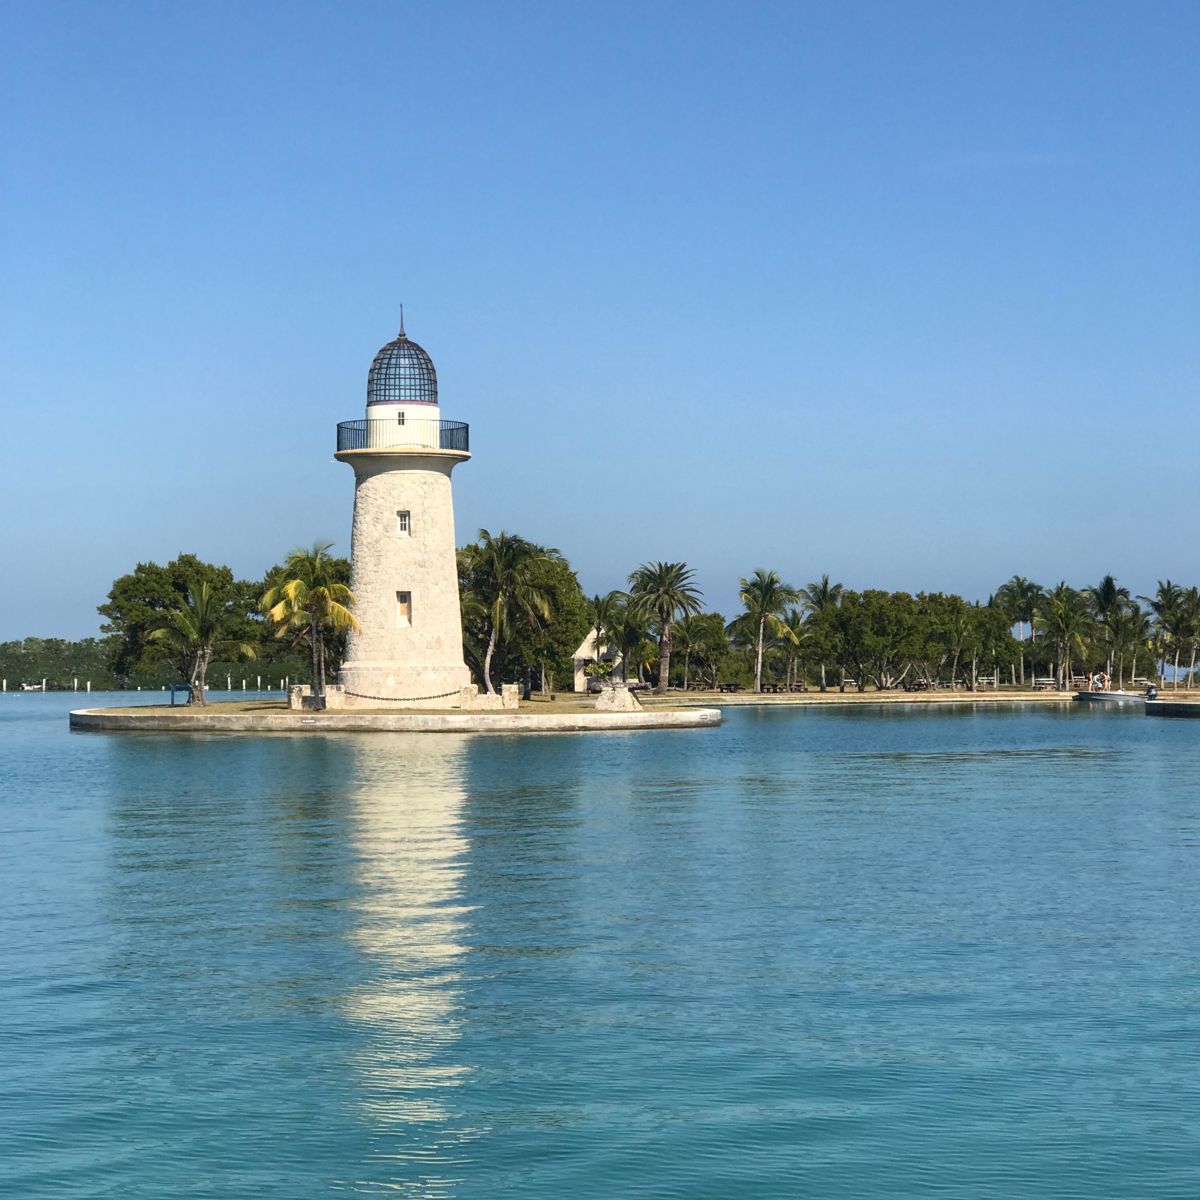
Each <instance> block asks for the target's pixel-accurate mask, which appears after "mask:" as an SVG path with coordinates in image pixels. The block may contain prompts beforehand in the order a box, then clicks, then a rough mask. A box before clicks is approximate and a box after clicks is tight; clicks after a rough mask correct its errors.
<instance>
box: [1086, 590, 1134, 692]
mask: <svg viewBox="0 0 1200 1200" xmlns="http://www.w3.org/2000/svg"><path fill="white" fill-rule="evenodd" d="M1084 595H1085V596H1086V597H1087V601H1088V604H1089V605H1090V607H1091V610H1092V615H1093V616H1094V617H1095V618H1096V620H1098V621H1099V622H1100V624H1101V625H1102V626H1103V628H1104V640H1105V643H1106V645H1107V648H1108V655H1107V660H1106V663H1105V670H1106V672H1107V673H1108V674H1109V675H1111V674H1112V668H1113V644H1114V641H1115V625H1116V621H1117V617H1118V615H1119V614H1120V613H1121V611H1122V610H1123V609H1124V608H1125V606H1126V605H1128V604H1129V602H1130V595H1129V589H1128V588H1127V587H1120V586H1118V584H1117V581H1116V579H1114V578H1113V576H1111V575H1105V577H1104V578H1103V579H1102V580H1100V582H1099V583H1098V584H1096V586H1095V587H1090V588H1087V589H1085V591H1084Z"/></svg>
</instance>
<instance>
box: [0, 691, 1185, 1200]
mask: <svg viewBox="0 0 1200 1200" xmlns="http://www.w3.org/2000/svg"><path fill="white" fill-rule="evenodd" d="M148 698H150V699H156V698H157V697H148ZM78 699H79V698H78V697H62V696H55V695H48V696H40V695H39V696H30V697H24V696H20V697H14V696H11V695H10V696H7V697H4V698H3V699H2V700H0V772H2V776H0V777H2V778H3V781H4V786H3V789H2V792H0V1195H2V1196H4V1197H9V1196H11V1197H14V1198H20V1200H40V1198H42V1197H54V1198H55V1200H59V1198H62V1197H71V1198H73V1197H81V1198H82V1197H87V1198H89V1200H90V1198H93V1197H122V1198H126V1200H130V1198H143V1197H144V1198H155V1200H159V1198H162V1197H168V1196H170V1197H176V1196H182V1197H214V1198H216V1197H219V1198H221V1200H225V1198H229V1200H234V1198H238V1200H241V1198H249V1197H288V1198H293V1200H295V1198H305V1197H323V1196H337V1195H350V1196H358V1195H363V1196H385V1195H386V1196H396V1195H398V1196H408V1197H423V1198H429V1200H434V1198H442V1197H446V1198H449V1197H457V1198H463V1197H488V1198H493V1200H494V1198H506V1197H535V1198H540V1197H568V1198H570V1200H591V1198H601V1197H603V1198H605V1200H607V1198H610V1197H680V1198H687V1200H692V1198H695V1197H712V1198H714V1200H715V1198H718V1197H719V1198H727V1197H751V1198H758V1197H763V1198H765V1197H772V1198H773V1197H801V1196H805V1197H807V1196H811V1197H855V1198H861V1197H871V1198H874V1197H889V1198H891V1197H908V1196H938V1197H989V1198H990V1197H996V1198H1001V1197H1004V1198H1008V1197H1088V1198H1094V1197H1143V1196H1145V1197H1187V1198H1194V1197H1196V1196H1200V888H1198V884H1200V778H1198V775H1197V771H1196V765H1197V762H1198V761H1200V756H1198V754H1197V748H1198V741H1197V739H1198V737H1200V724H1198V723H1195V722H1171V721H1148V720H1146V719H1144V718H1142V717H1140V716H1137V715H1124V714H1111V713H1096V712H1074V711H1063V712H1059V711H1054V710H1047V709H1025V710H1017V711H1013V710H1008V711H979V712H971V711H970V710H966V709H955V710H949V711H948V710H944V709H940V710H937V711H932V712H930V711H920V710H918V711H914V710H912V709H905V710H903V711H897V710H887V711H879V710H874V709H862V710H855V711H846V710H841V711H820V710H801V711H780V710H771V709H761V710H736V709H734V710H729V711H728V712H727V723H726V725H725V726H723V727H722V728H721V729H720V730H718V731H709V730H698V731H687V732H673V733H668V732H663V733H642V734H633V735H621V734H610V735H605V736H593V737H586V736H556V737H544V738H524V739H521V738H501V737H493V738H485V737H479V738H465V737H463V738H460V737H456V736H428V735H426V736H422V735H392V736H380V735H375V736H370V735H366V736H346V737H337V738H334V737H318V736H314V735H307V736H301V737H296V738H292V737H277V738H259V739H246V738H221V737H215V736H208V737H206V736H196V737H190V738H184V737H178V738H176V737H167V736H153V735H144V736H126V737H120V736H109V735H103V734H76V735H71V734H69V733H68V732H67V729H66V720H65V714H66V711H67V709H68V707H70V706H71V702H72V701H75V702H78Z"/></svg>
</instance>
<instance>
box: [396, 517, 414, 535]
mask: <svg viewBox="0 0 1200 1200" xmlns="http://www.w3.org/2000/svg"><path fill="white" fill-rule="evenodd" d="M396 532H397V534H399V535H400V537H408V535H409V534H410V533H411V532H412V530H411V529H410V528H409V521H408V513H407V512H398V513H397V514H396Z"/></svg>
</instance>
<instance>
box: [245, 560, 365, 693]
mask: <svg viewBox="0 0 1200 1200" xmlns="http://www.w3.org/2000/svg"><path fill="white" fill-rule="evenodd" d="M332 545H333V543H332V542H315V543H314V544H313V545H312V547H311V548H309V549H304V548H299V549H296V550H293V551H292V552H291V553H290V554H289V555H288V556H287V559H286V561H285V562H284V564H283V571H282V575H283V578H282V579H280V580H279V581H278V582H276V583H274V584H272V585H271V586H270V587H268V588H267V590H266V591H265V592H264V593H263V596H262V599H261V600H260V601H259V608H260V610H261V611H262V612H264V613H265V614H266V616H267V619H268V620H269V621H270V622H271V624H272V626H273V627H274V628H275V631H276V633H275V636H276V637H278V638H287V637H290V638H291V639H292V641H293V643H295V642H296V641H297V640H306V641H307V642H308V647H309V655H310V665H311V668H312V694H313V696H315V697H317V698H318V699H319V700H323V699H324V696H325V659H326V642H327V638H328V637H329V635H330V634H334V635H337V634H341V633H344V632H346V631H348V630H351V629H357V628H358V621H357V619H356V618H355V616H354V614H353V613H352V612H351V611H350V606H351V605H352V604H353V603H354V593H353V592H351V591H350V588H349V586H348V585H347V584H345V583H344V582H343V581H342V577H341V576H342V572H341V569H340V567H339V560H338V559H336V558H334V557H333V556H332V555H331V554H330V553H329V549H330V547H331V546H332Z"/></svg>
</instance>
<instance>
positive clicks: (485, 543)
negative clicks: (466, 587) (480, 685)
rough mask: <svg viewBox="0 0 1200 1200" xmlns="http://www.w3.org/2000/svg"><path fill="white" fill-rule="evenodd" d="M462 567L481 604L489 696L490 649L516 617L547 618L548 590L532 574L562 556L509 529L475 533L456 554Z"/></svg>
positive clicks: (535, 621) (533, 621) (532, 620)
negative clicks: (476, 536)
mask: <svg viewBox="0 0 1200 1200" xmlns="http://www.w3.org/2000/svg"><path fill="white" fill-rule="evenodd" d="M462 554H463V556H464V558H465V559H466V566H467V569H468V570H469V571H470V573H471V574H472V575H473V576H474V578H475V581H476V588H477V591H478V594H479V597H480V599H481V600H482V601H483V603H484V604H485V605H486V607H487V614H488V615H487V625H488V641H487V650H486V652H485V653H484V658H483V682H484V686H485V687H486V688H487V691H488V694H489V695H493V696H494V695H495V694H496V688H495V685H494V684H493V683H492V659H493V657H495V654H496V647H497V646H498V645H499V644H500V643H501V642H503V641H504V640H505V638H506V637H507V635H508V631H509V630H510V629H511V628H512V626H513V624H514V623H516V622H517V621H527V622H529V624H531V625H532V626H534V627H535V628H541V626H542V625H544V624H545V623H546V622H548V621H549V620H551V618H552V617H553V615H554V614H553V610H552V607H551V592H550V589H549V588H547V587H546V586H545V585H543V584H542V583H541V582H540V581H539V580H538V578H537V567H538V566H540V565H541V564H543V563H546V562H549V561H556V560H561V559H562V555H561V554H559V552H558V551H557V550H555V549H552V548H551V547H548V546H538V545H536V544H535V543H533V542H529V541H526V540H525V538H523V537H520V536H518V535H517V534H515V533H505V532H504V531H503V530H501V532H500V533H498V534H495V535H494V536H493V535H492V534H490V533H489V532H488V531H487V530H486V529H481V530H480V531H479V541H478V542H477V543H476V544H475V545H473V546H467V547H466V548H465V550H463V552H462Z"/></svg>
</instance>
